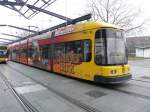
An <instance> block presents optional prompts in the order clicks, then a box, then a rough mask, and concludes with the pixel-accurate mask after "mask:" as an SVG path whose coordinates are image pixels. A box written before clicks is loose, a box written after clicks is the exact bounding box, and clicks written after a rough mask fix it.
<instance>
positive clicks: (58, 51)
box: [54, 43, 65, 58]
mask: <svg viewBox="0 0 150 112" xmlns="http://www.w3.org/2000/svg"><path fill="white" fill-rule="evenodd" d="M54 51H55V53H54V58H59V57H61V56H63V55H64V54H65V44H64V43H60V44H56V45H55V50H54Z"/></svg>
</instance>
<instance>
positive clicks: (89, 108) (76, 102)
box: [0, 65, 102, 112]
mask: <svg viewBox="0 0 150 112" xmlns="http://www.w3.org/2000/svg"><path fill="white" fill-rule="evenodd" d="M8 67H9V68H11V69H12V70H15V71H16V72H18V73H20V74H22V75H24V76H26V74H24V73H23V72H21V71H19V70H18V69H16V68H13V67H12V66H10V65H8ZM0 73H1V72H0ZM26 77H28V78H30V79H31V80H33V81H34V82H36V83H38V84H40V85H42V86H43V87H45V88H47V89H48V90H49V91H51V92H53V93H55V94H56V95H58V96H59V97H61V98H63V99H64V100H66V101H68V102H70V103H71V104H73V105H75V106H77V107H78V108H80V109H82V110H84V111H86V112H102V111H100V110H98V109H96V108H94V107H92V106H90V105H87V104H85V103H83V102H81V101H79V100H77V99H75V98H72V97H71V96H68V95H66V94H64V93H62V92H59V91H57V90H55V89H54V88H52V87H49V86H47V85H46V84H43V83H42V82H40V81H37V80H35V79H33V78H32V77H30V76H26Z"/></svg>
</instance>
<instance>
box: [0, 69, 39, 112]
mask: <svg viewBox="0 0 150 112" xmlns="http://www.w3.org/2000/svg"><path fill="white" fill-rule="evenodd" d="M0 77H1V78H2V80H3V81H4V83H5V84H6V86H7V87H8V88H9V89H10V90H11V92H12V93H13V95H14V96H15V98H16V100H17V101H18V103H19V104H20V105H21V107H22V108H23V109H24V111H25V112H39V111H38V110H37V109H36V108H35V107H34V106H32V105H31V104H30V103H29V102H28V101H27V100H26V98H25V97H24V96H22V95H20V94H18V93H17V91H16V90H15V89H14V87H13V85H12V84H11V83H10V82H9V81H8V79H7V78H6V77H5V75H4V74H3V73H2V72H1V71H0Z"/></svg>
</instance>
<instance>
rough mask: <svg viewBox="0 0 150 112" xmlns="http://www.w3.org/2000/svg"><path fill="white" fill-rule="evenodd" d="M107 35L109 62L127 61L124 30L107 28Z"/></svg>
mask: <svg viewBox="0 0 150 112" xmlns="http://www.w3.org/2000/svg"><path fill="white" fill-rule="evenodd" d="M106 35H107V63H108V64H125V63H127V55H126V44H125V42H126V41H125V39H124V36H123V33H122V31H115V30H106Z"/></svg>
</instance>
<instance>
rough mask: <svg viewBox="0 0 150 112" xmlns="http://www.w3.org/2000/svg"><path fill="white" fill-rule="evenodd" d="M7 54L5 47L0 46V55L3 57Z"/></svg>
mask: <svg viewBox="0 0 150 112" xmlns="http://www.w3.org/2000/svg"><path fill="white" fill-rule="evenodd" d="M7 55H8V53H7V47H5V46H0V57H5V56H7Z"/></svg>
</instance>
